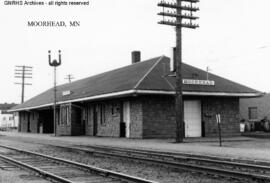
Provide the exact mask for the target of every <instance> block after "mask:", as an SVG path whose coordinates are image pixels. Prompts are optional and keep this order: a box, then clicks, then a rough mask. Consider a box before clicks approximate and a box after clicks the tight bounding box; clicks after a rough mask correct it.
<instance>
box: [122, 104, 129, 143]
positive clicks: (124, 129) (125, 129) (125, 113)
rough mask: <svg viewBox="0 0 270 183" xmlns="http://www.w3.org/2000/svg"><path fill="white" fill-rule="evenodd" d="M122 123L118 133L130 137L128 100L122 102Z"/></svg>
mask: <svg viewBox="0 0 270 183" xmlns="http://www.w3.org/2000/svg"><path fill="white" fill-rule="evenodd" d="M123 123H124V125H123V126H122V129H121V125H120V134H124V137H126V138H129V137H130V102H129V101H125V102H124V103H123ZM121 132H122V133H121Z"/></svg>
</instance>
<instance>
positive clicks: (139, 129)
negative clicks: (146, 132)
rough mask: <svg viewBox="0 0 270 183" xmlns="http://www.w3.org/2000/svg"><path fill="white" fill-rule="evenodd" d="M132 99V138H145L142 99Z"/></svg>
mask: <svg viewBox="0 0 270 183" xmlns="http://www.w3.org/2000/svg"><path fill="white" fill-rule="evenodd" d="M136 99H137V100H134V99H133V100H130V138H143V110H142V100H141V99H139V98H136Z"/></svg>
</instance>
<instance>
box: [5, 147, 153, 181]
mask: <svg viewBox="0 0 270 183" xmlns="http://www.w3.org/2000/svg"><path fill="white" fill-rule="evenodd" d="M0 147H2V148H6V149H10V150H14V151H19V152H21V153H26V154H30V155H35V156H39V157H42V158H46V159H50V160H53V161H58V162H61V163H65V164H68V165H72V166H76V167H78V168H81V169H84V170H87V171H90V172H94V173H97V174H99V175H103V176H106V177H111V178H116V179H121V180H123V181H131V182H134V183H158V182H156V181H152V180H147V179H143V178H139V177H135V176H130V175H126V174H123V173H118V172H114V171H111V170H106V169H102V168H98V167H95V166H90V165H86V164H82V163H78V162H74V161H70V160H66V159H62V158H57V157H53V156H49V155H44V154H40V153H35V152H31V151H27V150H22V149H19V148H14V147H10V146H5V145H0ZM0 157H3V159H4V158H5V159H6V160H8V161H10V162H11V161H13V163H15V164H17V165H20V166H22V167H26V168H29V169H31V170H33V171H36V172H39V173H40V174H41V175H44V176H49V177H52V178H56V179H58V180H57V181H60V182H61V181H62V182H64V183H70V181H69V180H67V179H64V178H61V177H59V176H57V175H53V174H51V173H49V172H46V171H43V170H41V169H38V168H35V167H32V166H30V165H27V164H25V163H21V162H18V161H16V160H13V159H11V158H8V157H4V156H3V155H0Z"/></svg>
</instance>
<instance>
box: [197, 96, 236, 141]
mask: <svg viewBox="0 0 270 183" xmlns="http://www.w3.org/2000/svg"><path fill="white" fill-rule="evenodd" d="M216 114H220V116H221V131H222V135H226V136H227V135H237V134H240V119H239V98H236V97H234V98H232V97H231V98H230V97H207V98H206V97H205V98H203V99H202V118H203V119H202V120H203V122H204V124H205V136H215V135H217V133H218V126H217V122H216Z"/></svg>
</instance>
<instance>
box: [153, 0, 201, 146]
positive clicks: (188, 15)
mask: <svg viewBox="0 0 270 183" xmlns="http://www.w3.org/2000/svg"><path fill="white" fill-rule="evenodd" d="M198 2H199V0H172V1H165V0H161V1H160V2H159V3H158V6H159V7H162V12H160V13H158V15H161V16H163V20H161V21H160V22H158V23H159V24H163V25H170V26H174V27H176V54H175V56H176V59H175V60H176V63H175V65H176V87H175V120H176V142H177V143H179V142H183V139H184V119H183V117H184V115H183V111H184V110H183V94H182V84H183V79H182V70H181V69H182V27H184V28H191V29H196V28H198V27H199V26H198V25H197V24H194V23H193V21H194V20H196V19H198V17H196V16H194V15H193V13H194V12H196V11H198V10H199V8H197V7H194V6H193V5H194V3H198Z"/></svg>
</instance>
